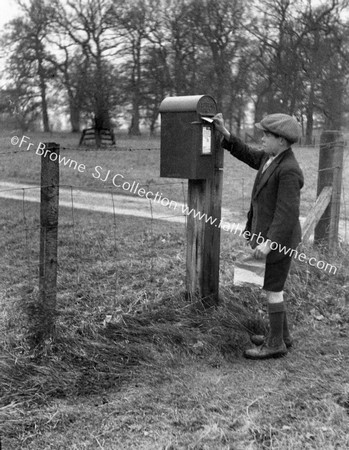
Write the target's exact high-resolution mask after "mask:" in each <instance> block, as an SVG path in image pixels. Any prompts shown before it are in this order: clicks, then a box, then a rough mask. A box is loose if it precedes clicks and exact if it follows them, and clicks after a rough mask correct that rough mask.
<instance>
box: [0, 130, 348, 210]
mask: <svg viewBox="0 0 349 450" xmlns="http://www.w3.org/2000/svg"><path fill="white" fill-rule="evenodd" d="M12 134H14V132H13V133H12ZM16 135H18V136H19V137H22V135H21V133H19V132H17V133H16ZM27 136H28V138H29V139H28V140H27V141H28V143H29V142H30V143H33V144H34V145H33V146H32V147H31V149H30V151H29V152H18V153H13V152H14V151H16V150H17V151H18V150H21V149H19V148H18V145H17V146H13V145H11V141H10V139H11V133H9V132H2V135H1V136H0V146H1V152H4V153H5V154H0V158H1V161H2V164H1V167H0V176H1V178H2V179H3V180H8V181H16V182H19V181H23V182H29V183H36V184H38V183H39V180H40V157H39V156H37V155H36V154H35V149H36V148H37V145H38V144H39V143H40V142H52V141H54V142H57V143H59V144H60V145H61V148H62V150H61V152H62V155H64V156H67V157H68V158H71V159H73V160H75V161H77V163H78V164H85V166H86V170H85V171H84V172H78V171H77V170H73V169H72V168H69V167H65V166H61V173H60V176H61V180H60V182H61V184H62V185H73V186H79V187H84V188H88V189H92V190H97V191H104V190H106V189H107V190H111V191H113V192H115V193H120V194H124V195H132V194H130V193H129V192H128V191H126V190H123V189H122V188H116V187H115V186H113V184H112V181H111V180H112V176H113V175H115V174H121V175H122V176H123V177H124V179H123V181H128V182H130V183H132V182H133V181H136V182H139V183H140V185H144V186H146V187H147V188H148V189H155V187H156V190H159V191H160V192H162V193H163V196H165V197H167V198H169V199H170V200H174V201H177V202H183V201H186V196H187V192H186V191H187V183H186V180H181V179H164V178H160V177H159V167H160V162H159V158H160V151H159V148H160V141H159V138H157V137H154V138H149V137H142V136H141V137H138V138H128V137H127V136H124V135H122V136H117V139H116V141H117V146H116V149H117V150H115V149H114V150H107V149H104V150H100V151H96V150H93V147H92V148H91V149H89V150H87V151H85V148H83V149H78V140H79V137H78V136H76V135H75V134H66V133H46V134H44V133H27ZM22 148H23V149H25V147H24V144H23V147H22ZM294 151H295V154H296V157H297V159H298V161H299V163H300V165H301V168H302V170H303V172H304V177H305V185H304V188H303V189H302V203H301V214H302V215H307V213H308V211H309V209H310V208H311V206H312V205H313V203H314V201H315V200H316V188H317V169H318V155H319V148H317V147H303V148H299V147H295V148H294ZM6 152H9V153H7V154H6ZM96 166H100V167H102V169H100V173H101V176H100V179H95V178H94V177H93V175H92V174H95V175H96V172H95V169H94V168H95V167H96ZM108 170H110V175H109V178H108V179H107V181H105V182H103V181H102V180H104V178H105V177H106V175H107V173H108ZM254 176H255V171H254V170H253V169H251V168H249V167H248V166H247V165H245V164H243V163H241V162H240V161H238V160H236V159H235V158H232V157H231V156H230V155H229V154H228V153H227V152H226V154H225V162H224V188H223V197H222V205H223V207H224V208H227V209H229V210H230V211H232V214H233V216H234V218H235V217H239V216H240V217H241V218H244V217H245V215H246V212H247V210H248V208H249V202H250V193H251V191H252V185H253V180H254ZM348 180H349V164H348V158H347V152H345V158H344V172H343V196H342V209H341V213H342V217H343V218H344V217H346V216H347V211H348V210H349V195H346V192H348V188H349V186H348V182H349V181H348Z"/></svg>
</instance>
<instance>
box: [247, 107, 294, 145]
mask: <svg viewBox="0 0 349 450" xmlns="http://www.w3.org/2000/svg"><path fill="white" fill-rule="evenodd" d="M256 127H257V128H259V129H260V130H263V131H269V132H270V133H273V134H276V135H278V136H282V137H284V138H286V139H287V140H288V141H290V142H292V143H294V142H297V141H298V139H299V137H300V127H299V125H298V122H297V120H296V119H295V118H294V117H292V116H289V115H288V114H281V113H277V114H269V115H268V116H265V117H264V119H262V120H261V121H260V122H259V123H256Z"/></svg>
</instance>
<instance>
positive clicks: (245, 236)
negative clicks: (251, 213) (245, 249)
mask: <svg viewBox="0 0 349 450" xmlns="http://www.w3.org/2000/svg"><path fill="white" fill-rule="evenodd" d="M242 236H243V237H244V238H245V239H247V240H248V239H250V237H251V233H250V232H249V231H248V230H246V231H244V232H243V233H242Z"/></svg>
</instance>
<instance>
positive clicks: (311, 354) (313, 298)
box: [0, 136, 349, 450]
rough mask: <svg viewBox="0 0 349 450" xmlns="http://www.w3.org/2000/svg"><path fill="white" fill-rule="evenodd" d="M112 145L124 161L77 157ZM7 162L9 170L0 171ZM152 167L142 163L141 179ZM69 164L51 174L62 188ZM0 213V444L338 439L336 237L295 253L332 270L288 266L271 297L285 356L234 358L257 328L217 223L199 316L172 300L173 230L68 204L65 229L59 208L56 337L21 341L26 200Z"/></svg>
mask: <svg viewBox="0 0 349 450" xmlns="http://www.w3.org/2000/svg"><path fill="white" fill-rule="evenodd" d="M54 139H55V136H53V137H52V139H49V140H54ZM69 139H70V138H69ZM39 140H41V141H44V140H46V136H45V137H44V138H41V139H39ZM147 144H148V143H147ZM147 144H146V145H147ZM96 153H97V152H96ZM141 153H142V154H143V152H140V153H139V154H141ZM145 153H147V155H155V153H152V152H145ZM115 154H116V155H118V154H122V155H126V154H127V155H128V156H129V157H130V160H128V163H130V164H131V160H132V158H136V154H135V152H126V153H122V152H120V153H117V152H108V151H103V152H98V154H93V153H92V152H90V153H89V152H82V155H87V157H90V158H94V160H93V162H91V164H95V163H96V162H97V160H99V161H100V159H99V158H102V159H103V164H105V165H106V167H109V164H112V159H113V158H114V159H115ZM79 155H80V153H79ZM22 156H24V157H25V158H28V159H22V160H19V159H18V160H17V156H16V157H14V156H13V157H12V159H9V160H7V161H8V164H7V166H6V165H3V166H2V168H3V170H4V172H3V176H2V179H13V180H17V181H32V182H34V181H35V180H37V174H38V172H35V170H38V169H35V168H34V167H33V166H32V165H31V161H32V160H33V159H35V158H33V155H31V158H29V157H28V154H24V155H22V154H21V155H20V157H22ZM151 157H153V156H149V158H151ZM108 158H111V159H110V160H109V159H108ZM230 160H231V161H232V160H233V159H232V158H231V159H230ZM14 161H21V164H20V163H18V162H16V164H17V173H16V174H13V175H12V176H8V174H9V173H10V171H11V170H13V164H15V163H14ZM91 161H92V160H91ZM133 161H134V159H133ZM153 163H154V164H155V160H154V161H152V162H150V160H149V159H148V160H146V163H145V162H144V164H145V165H144V170H143V172H142V174H141V175H142V176H143V177H144V178H146V177H147V176H148V175H147V173H150V172H151V170H153V169H151V167H148V166H149V164H150V165H152V164H153ZM114 164H115V163H114ZM120 164H123V163H121V161H120ZM134 164H135V163H134ZM100 165H102V163H100ZM126 166H127V165H126V163H125V166H124V169H125V170H126ZM114 167H116V168H117V166H116V165H115V166H114ZM120 167H121V166H120ZM152 167H153V166H152ZM234 168H235V170H238V166H237V165H236V166H234ZM117 170H119V169H118V168H117ZM309 170H310V169H309ZM70 172H71V171H69V170H67V171H65V172H64V173H63V176H64V177H66V179H65V181H67V182H70V179H69V177H72V176H73V175H72V174H71V173H70ZM120 173H123V172H121V170H120ZM238 174H239V175H240V174H241V173H240V172H239V173H238ZM74 176H75V175H74ZM130 176H134V172H133V171H131V170H130ZM84 180H85V181H86V182H88V183H89V182H90V181H91V180H90V179H89V177H86V179H85V178H84ZM35 182H36V181H35ZM79 182H82V181H81V180H80V181H79ZM224 189H227V188H226V186H225V188H224ZM228 194H229V192H228ZM226 195H227V193H226ZM0 207H1V211H2V215H1V218H0V229H1V234H0V242H1V248H2V252H1V253H0V261H1V267H2V277H1V281H0V283H1V284H0V285H1V291H0V292H1V294H0V295H1V297H0V305H1V308H2V315H1V318H0V338H1V339H0V349H1V353H0V389H1V403H0V423H2V429H1V435H2V444H3V447H4V448H6V449H18V448H21V449H39V450H40V449H50V448H51V449H86V448H87V449H96V448H104V449H114V448H115V449H149V450H150V449H151V450H153V449H167V450H170V449H173V450H175V449H176V450H177V449H187V450H189V449H191V450H194V449H195V450H199V449H202V450H206V449H210V450H211V449H212V450H219V449H222V450H223V449H342V448H343V449H344V448H348V446H349V442H348V436H349V421H348V413H349V385H348V381H347V370H348V367H349V364H348V363H349V357H348V355H349V340H348V337H349V336H348V327H349V309H348V305H347V303H346V301H345V290H344V289H343V286H344V285H345V284H347V282H348V269H347V267H348V262H349V261H348V248H347V247H346V246H345V245H344V244H343V246H341V247H340V248H339V249H338V250H337V252H336V253H335V254H332V255H326V254H321V253H319V254H318V255H317V254H316V250H315V249H310V248H306V249H305V253H307V254H310V252H311V254H312V255H314V256H318V258H319V259H324V260H327V261H329V262H331V263H333V264H335V265H336V266H337V267H338V268H339V270H338V273H337V275H336V276H329V275H327V274H326V273H324V272H321V271H318V270H316V269H312V268H310V267H308V266H304V265H302V264H300V263H297V264H295V265H294V266H293V269H292V274H291V276H290V279H289V282H288V284H287V287H286V299H287V304H288V310H289V314H290V318H291V322H292V323H293V331H292V333H293V335H294V338H295V341H296V346H295V349H294V350H292V351H291V352H290V353H289V355H288V356H287V357H286V358H283V359H281V360H275V361H264V362H263V361H261V362H252V361H246V360H245V359H243V358H242V351H243V349H244V348H246V347H247V346H249V345H250V343H249V334H251V333H253V332H260V331H264V330H265V323H266V320H265V319H266V313H265V305H264V301H263V298H262V297H261V294H260V293H259V291H258V290H255V289H251V288H236V287H234V286H233V284H232V277H233V260H234V257H235V255H236V253H237V251H239V250H241V249H242V248H243V244H242V243H241V241H239V240H238V239H237V237H236V236H234V235H233V234H231V233H226V232H222V245H221V274H220V278H221V297H222V298H221V303H220V305H219V307H218V308H217V309H214V310H209V311H207V310H204V309H203V308H202V305H201V303H200V302H197V301H191V302H190V301H188V300H186V299H185V298H184V281H185V231H184V228H183V225H179V224H172V223H162V222H161V221H152V220H150V219H147V220H144V219H137V218H134V217H127V216H118V217H117V220H116V222H114V218H113V216H112V215H107V214H101V213H98V214H97V213H93V212H87V211H76V213H75V217H74V223H73V222H72V216H71V212H70V211H69V210H68V209H65V208H62V209H61V218H60V227H59V272H58V300H57V312H58V316H57V326H56V331H55V334H54V336H53V337H52V339H51V340H49V341H47V342H45V343H44V344H43V345H42V346H41V347H38V348H36V349H30V348H29V347H28V341H27V320H26V311H27V309H28V306H29V307H30V306H31V304H32V302H33V300H35V298H36V295H37V282H38V278H37V267H38V258H39V254H38V247H39V245H38V244H39V221H38V213H39V209H38V205H36V204H25V210H24V211H23V204H22V202H14V201H10V200H4V199H0ZM24 219H25V221H24Z"/></svg>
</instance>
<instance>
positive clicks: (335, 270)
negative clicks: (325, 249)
mask: <svg viewBox="0 0 349 450" xmlns="http://www.w3.org/2000/svg"><path fill="white" fill-rule="evenodd" d="M327 267H330V271H329V273H331V270H332V269H334V272H333V275H335V274H336V272H337V267H336V266H333V265H332V264H329V263H326V267H325V269H324V270H325V271H327Z"/></svg>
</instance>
